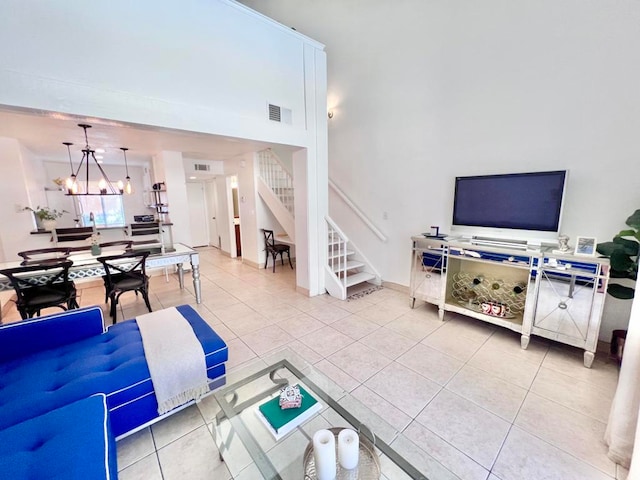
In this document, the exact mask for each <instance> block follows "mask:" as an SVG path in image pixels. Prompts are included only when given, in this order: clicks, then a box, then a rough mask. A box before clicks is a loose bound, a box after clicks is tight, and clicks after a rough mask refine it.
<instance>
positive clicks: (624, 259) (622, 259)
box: [609, 250, 635, 272]
mask: <svg viewBox="0 0 640 480" xmlns="http://www.w3.org/2000/svg"><path fill="white" fill-rule="evenodd" d="M609 258H610V259H611V268H612V269H613V270H618V271H620V272H631V271H632V270H633V268H634V266H635V262H634V261H633V260H631V258H630V257H629V255H627V254H626V252H624V251H623V250H615V251H614V252H612V253H611V256H610V257H609Z"/></svg>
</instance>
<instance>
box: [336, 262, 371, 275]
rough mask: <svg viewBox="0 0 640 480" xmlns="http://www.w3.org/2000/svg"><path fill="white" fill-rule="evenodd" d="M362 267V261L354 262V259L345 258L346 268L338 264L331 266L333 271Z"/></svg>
mask: <svg viewBox="0 0 640 480" xmlns="http://www.w3.org/2000/svg"><path fill="white" fill-rule="evenodd" d="M360 267H364V263H362V262H356V261H355V260H347V268H340V266H338V265H336V266H335V267H333V271H334V272H335V273H338V272H345V271H347V270H355V269H356V268H360Z"/></svg>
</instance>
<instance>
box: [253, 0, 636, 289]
mask: <svg viewBox="0 0 640 480" xmlns="http://www.w3.org/2000/svg"><path fill="white" fill-rule="evenodd" d="M243 3H245V4H247V5H249V6H250V7H252V8H255V9H257V10H259V11H261V12H262V13H264V14H266V15H269V16H270V17H272V18H275V19H276V20H278V21H280V22H282V23H284V24H286V25H290V26H291V27H294V28H296V30H297V31H300V32H302V33H305V34H307V35H310V36H312V37H313V38H315V39H317V40H319V41H321V42H323V43H325V45H326V52H327V58H328V67H327V68H328V72H329V75H328V106H329V108H330V109H332V110H333V112H334V117H333V119H331V120H329V136H330V143H329V172H330V178H331V179H333V180H334V181H335V182H336V183H337V184H338V185H339V186H340V187H341V188H342V189H343V190H344V191H345V192H346V193H347V194H348V195H349V197H350V198H351V199H352V200H353V201H354V202H355V203H356V204H357V205H358V206H359V207H360V208H361V209H362V210H363V211H364V212H365V214H366V215H367V216H368V217H369V218H370V219H371V220H372V221H373V222H374V223H375V224H376V225H377V226H378V227H379V228H380V229H381V230H382V231H383V232H384V233H385V234H386V235H387V236H388V237H389V240H388V242H387V243H386V244H383V243H381V242H380V241H379V240H378V239H377V237H375V236H374V235H373V233H371V232H370V231H368V230H367V228H366V227H365V226H364V225H363V224H362V223H361V222H359V221H354V220H352V217H351V214H349V213H348V212H344V209H345V207H344V205H343V204H342V203H341V202H340V201H339V200H338V199H337V197H334V196H332V197H331V204H330V212H331V215H332V216H333V217H340V218H341V219H343V220H344V221H345V223H342V222H341V223H340V225H341V228H344V229H345V231H346V233H347V234H348V235H349V237H350V238H351V239H353V240H354V242H355V243H356V244H357V245H358V246H359V247H360V248H361V249H362V250H363V252H364V253H365V254H366V255H367V257H369V258H370V259H371V260H372V261H373V262H374V264H375V266H376V268H378V269H379V270H380V271H381V272H382V274H383V279H384V280H386V281H391V282H395V283H399V284H402V285H408V284H409V270H410V255H409V248H410V245H411V243H410V239H409V237H410V236H411V235H414V234H417V233H420V232H424V231H427V229H428V227H429V226H430V225H440V226H442V230H444V231H447V229H448V228H449V226H450V223H451V212H452V202H453V186H454V183H453V182H454V177H455V176H458V175H472V174H485V173H487V174H488V173H510V172H521V171H536V170H537V171H539V170H549V169H569V170H570V176H569V183H568V187H567V197H566V204H565V211H564V221H563V228H562V230H563V232H564V233H566V234H568V235H569V236H570V237H571V238H572V241H573V240H575V237H576V236H578V235H585V236H595V237H597V238H598V240H599V241H604V240H609V239H610V238H611V237H612V236H613V235H614V234H615V233H616V232H617V231H618V230H620V229H621V228H622V227H624V220H625V219H626V218H627V216H628V215H630V214H631V213H632V212H633V211H634V210H635V209H636V208H638V207H640V188H639V187H640V184H639V183H638V176H637V175H635V172H636V171H637V168H638V167H637V165H638V158H640V142H638V141H637V136H638V132H639V131H640V115H638V112H639V111H640V89H639V88H638V85H640V61H639V58H638V49H637V45H639V44H640V29H639V28H638V25H639V24H640V3H639V2H637V1H635V0H613V1H608V2H596V1H586V2H585V1H583V0H540V1H536V2H527V1H523V0H515V1H513V0H486V1H483V2H475V1H472V0H447V1H445V0H440V1H430V2H424V1H421V0H403V1H397V2H388V1H383V0H371V1H367V2H344V1H342V0H325V1H322V2H317V1H312V0H268V1H264V0H244V1H243ZM382 32H384V33H383V34H382ZM523 201H534V199H523ZM384 212H387V217H388V219H386V220H385V219H384V218H383V213H384Z"/></svg>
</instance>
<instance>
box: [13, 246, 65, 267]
mask: <svg viewBox="0 0 640 480" xmlns="http://www.w3.org/2000/svg"><path fill="white" fill-rule="evenodd" d="M18 256H20V257H22V259H23V260H22V265H30V264H35V263H42V262H48V261H56V260H57V261H62V260H66V258H67V257H68V256H69V249H68V248H66V247H53V248H39V249H36V250H25V251H22V252H18Z"/></svg>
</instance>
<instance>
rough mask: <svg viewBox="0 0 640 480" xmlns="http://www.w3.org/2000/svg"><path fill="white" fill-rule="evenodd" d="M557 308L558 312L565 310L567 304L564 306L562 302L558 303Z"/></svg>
mask: <svg viewBox="0 0 640 480" xmlns="http://www.w3.org/2000/svg"><path fill="white" fill-rule="evenodd" d="M558 308H559V309H560V310H566V309H567V304H566V303H564V302H560V303H559V304H558Z"/></svg>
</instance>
